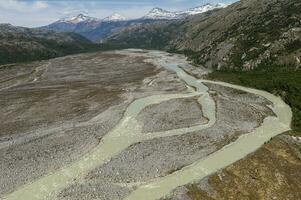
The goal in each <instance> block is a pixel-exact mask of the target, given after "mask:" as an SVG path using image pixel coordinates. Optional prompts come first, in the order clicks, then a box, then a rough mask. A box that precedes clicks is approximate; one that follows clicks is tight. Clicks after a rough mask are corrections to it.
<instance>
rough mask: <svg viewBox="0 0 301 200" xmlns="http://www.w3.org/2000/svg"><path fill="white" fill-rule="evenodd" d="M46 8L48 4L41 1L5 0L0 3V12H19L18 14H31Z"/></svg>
mask: <svg viewBox="0 0 301 200" xmlns="http://www.w3.org/2000/svg"><path fill="white" fill-rule="evenodd" d="M47 7H48V4H47V3H46V2H43V1H31V2H25V1H18V0H6V1H0V9H1V10H3V9H4V10H10V11H19V12H32V11H37V10H41V9H45V8H47Z"/></svg>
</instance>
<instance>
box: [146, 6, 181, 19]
mask: <svg viewBox="0 0 301 200" xmlns="http://www.w3.org/2000/svg"><path fill="white" fill-rule="evenodd" d="M178 17H179V16H178V14H177V13H175V12H170V11H167V10H163V9H162V8H153V9H152V10H151V11H150V12H149V13H148V14H146V15H145V16H144V17H143V18H144V19H176V18H178Z"/></svg>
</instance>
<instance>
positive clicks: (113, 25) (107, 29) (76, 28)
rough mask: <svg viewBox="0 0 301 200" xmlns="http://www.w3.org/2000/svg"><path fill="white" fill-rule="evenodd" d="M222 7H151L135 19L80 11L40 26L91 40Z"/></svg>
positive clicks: (208, 5)
mask: <svg viewBox="0 0 301 200" xmlns="http://www.w3.org/2000/svg"><path fill="white" fill-rule="evenodd" d="M222 7H225V5H224V4H216V5H212V4H206V5H203V6H199V7H195V8H191V9H188V10H184V11H176V12H171V11H167V10H164V9H161V8H153V9H152V10H151V11H150V12H149V13H147V14H146V15H145V16H143V17H140V18H137V19H126V18H125V17H123V16H122V15H120V14H113V15H110V16H108V17H106V18H103V19H99V18H94V17H89V16H88V15H87V14H83V13H80V14H77V15H74V16H71V17H65V18H62V19H60V20H58V21H56V22H54V23H52V24H49V25H47V26H44V27H41V28H43V29H47V30H55V31H64V32H74V33H78V34H81V35H82V36H84V37H86V38H88V39H89V40H91V41H100V40H101V39H103V38H105V37H108V36H109V35H111V34H112V33H113V32H116V31H119V30H121V29H123V28H126V27H131V26H136V25H137V26H140V25H143V24H150V23H153V22H154V21H160V20H177V19H182V18H185V17H187V16H190V15H196V14H200V13H204V12H207V11H210V10H213V9H216V8H222Z"/></svg>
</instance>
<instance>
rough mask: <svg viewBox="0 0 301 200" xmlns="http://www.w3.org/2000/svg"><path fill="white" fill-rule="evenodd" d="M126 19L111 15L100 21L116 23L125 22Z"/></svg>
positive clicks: (118, 15)
mask: <svg viewBox="0 0 301 200" xmlns="http://www.w3.org/2000/svg"><path fill="white" fill-rule="evenodd" d="M125 20H126V18H125V17H124V16H122V15H120V14H117V13H115V14H113V15H110V16H108V17H106V18H104V19H103V20H102V21H104V22H117V21H125Z"/></svg>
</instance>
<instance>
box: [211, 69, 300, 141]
mask: <svg viewBox="0 0 301 200" xmlns="http://www.w3.org/2000/svg"><path fill="white" fill-rule="evenodd" d="M208 78H209V79H213V80H219V81H223V82H229V83H233V84H237V85H243V86H246V87H251V88H257V89H260V90H265V91H268V92H270V93H273V94H275V95H277V96H280V97H281V98H282V99H283V100H284V101H285V102H286V103H287V104H288V105H290V106H291V108H292V111H293V122H292V128H293V134H294V135H299V136H301V70H300V69H299V70H295V69H293V68H291V67H284V66H282V67H278V66H274V67H273V68H272V67H266V68H258V69H256V70H253V71H230V70H226V71H215V72H213V73H211V74H209V75H208Z"/></svg>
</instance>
